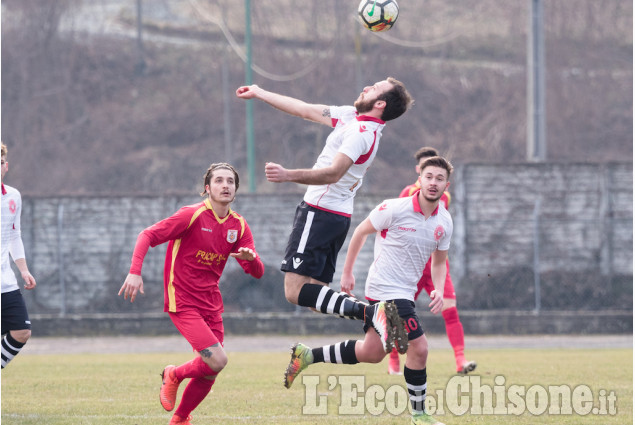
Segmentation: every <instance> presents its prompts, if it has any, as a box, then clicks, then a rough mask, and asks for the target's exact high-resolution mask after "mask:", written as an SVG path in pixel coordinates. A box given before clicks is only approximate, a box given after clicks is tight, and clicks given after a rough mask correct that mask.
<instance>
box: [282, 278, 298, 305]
mask: <svg viewBox="0 0 635 425" xmlns="http://www.w3.org/2000/svg"><path fill="white" fill-rule="evenodd" d="M301 287H302V286H301V285H300V286H298V285H297V284H296V283H295V282H290V281H287V280H285V282H284V296H285V298H286V299H287V301H289V302H290V303H292V304H298V295H299V294H300V288H301Z"/></svg>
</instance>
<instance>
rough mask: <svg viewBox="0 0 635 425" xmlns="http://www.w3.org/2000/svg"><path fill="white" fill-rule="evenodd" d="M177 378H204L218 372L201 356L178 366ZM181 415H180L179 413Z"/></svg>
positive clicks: (180, 379)
mask: <svg viewBox="0 0 635 425" xmlns="http://www.w3.org/2000/svg"><path fill="white" fill-rule="evenodd" d="M175 375H176V379H178V380H179V382H181V381H182V380H184V379H185V378H203V377H205V376H215V375H218V372H214V371H213V370H212V368H211V367H209V365H208V364H207V363H205V362H204V361H203V359H201V358H200V357H196V358H194V360H192V361H189V362H187V363H184V364H182V365H181V366H178V367H177V368H176V370H175ZM179 416H180V415H179Z"/></svg>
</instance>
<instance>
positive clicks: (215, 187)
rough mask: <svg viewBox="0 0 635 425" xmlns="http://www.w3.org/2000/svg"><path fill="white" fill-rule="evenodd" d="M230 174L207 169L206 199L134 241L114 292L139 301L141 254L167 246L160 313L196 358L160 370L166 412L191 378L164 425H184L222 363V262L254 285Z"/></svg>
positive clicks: (251, 250) (255, 270)
mask: <svg viewBox="0 0 635 425" xmlns="http://www.w3.org/2000/svg"><path fill="white" fill-rule="evenodd" d="M238 185H239V181H238V173H237V172H236V170H235V169H234V167H232V166H231V165H229V164H226V163H217V164H212V165H211V166H210V167H209V169H208V170H207V172H206V173H205V175H204V187H205V190H204V191H203V193H202V194H201V195H202V196H206V195H207V198H206V199H205V201H203V202H199V203H197V204H194V205H188V206H185V207H183V208H181V209H180V210H179V211H177V212H176V213H175V214H174V215H172V216H171V217H168V218H166V219H164V220H161V221H159V222H158V223H155V224H153V225H152V226H150V227H148V228H147V229H145V230H143V231H142V232H141V233H140V234H139V237H138V238H137V243H136V245H135V249H134V253H133V256H132V264H131V266H130V273H129V274H128V276H127V277H126V280H125V282H124V284H123V286H122V287H121V289H120V290H119V295H121V294H122V293H123V294H124V299H127V298H128V297H130V302H133V301H134V300H135V298H136V296H137V294H139V293H141V294H143V280H142V278H141V267H142V264H143V259H144V257H145V255H146V253H147V252H148V249H149V247H151V246H152V247H155V246H157V245H160V244H162V243H165V242H168V249H167V253H166V258H165V269H164V276H163V280H164V289H165V294H164V311H166V312H167V313H168V314H169V315H170V319H172V322H173V323H174V325H175V326H176V328H177V329H178V330H179V332H181V334H182V335H183V336H184V337H185V339H187V341H188V342H189V343H190V344H191V345H192V348H193V349H194V350H195V351H197V352H198V355H197V356H196V357H195V358H194V360H192V361H190V362H187V363H185V364H182V365H180V366H178V367H177V366H172V365H170V366H167V367H166V368H165V369H164V371H163V374H162V377H163V383H162V385H161V391H160V400H161V405H162V406H163V408H164V409H165V410H167V411H171V410H172V409H174V406H175V403H176V394H177V390H178V387H179V384H180V383H181V381H183V380H184V379H186V378H191V380H190V382H189V384H188V385H187V387H186V388H185V390H184V392H183V396H182V398H181V403H180V404H179V407H178V409H177V410H176V412H175V414H174V416H173V417H172V420H171V421H170V424H171V425H172V424H190V422H189V420H190V419H191V416H190V413H191V412H192V411H193V410H194V409H195V408H196V407H197V406H198V405H199V404H200V403H201V401H203V399H204V398H205V397H206V396H207V394H208V393H209V392H210V390H211V388H212V385H213V384H214V381H215V379H216V376H217V375H218V374H219V373H220V371H221V370H222V369H223V368H224V367H225V365H226V364H227V354H226V353H225V351H224V350H223V337H224V329H223V319H222V317H221V314H222V312H223V299H222V297H221V293H220V289H219V287H218V283H219V279H220V276H221V274H222V273H223V269H224V268H225V264H226V263H227V260H228V259H229V257H234V258H236V260H238V263H239V264H240V266H241V267H242V268H243V270H245V273H249V274H250V275H252V276H253V277H255V278H257V279H259V278H260V277H262V275H263V274H264V270H265V269H264V265H263V263H262V261H261V260H260V257H259V256H258V254H257V253H256V250H255V247H254V240H253V236H252V234H251V230H250V229H249V226H248V225H247V222H246V221H245V219H244V218H243V217H241V216H240V215H239V214H237V213H236V212H234V211H232V209H231V208H230V205H231V203H232V202H233V201H234V198H235V196H236V190H237V189H238Z"/></svg>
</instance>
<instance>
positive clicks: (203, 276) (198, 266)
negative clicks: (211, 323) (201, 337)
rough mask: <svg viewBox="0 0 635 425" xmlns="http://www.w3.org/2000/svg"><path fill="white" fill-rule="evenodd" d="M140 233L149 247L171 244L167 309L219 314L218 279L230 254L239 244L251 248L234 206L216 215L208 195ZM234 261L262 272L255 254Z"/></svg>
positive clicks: (165, 278) (257, 273)
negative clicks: (233, 209)
mask: <svg viewBox="0 0 635 425" xmlns="http://www.w3.org/2000/svg"><path fill="white" fill-rule="evenodd" d="M142 234H145V236H146V237H147V238H148V239H149V242H150V246H153V247H154V246H157V245H160V244H162V243H165V242H169V243H168V249H167V253H166V257H165V267H164V275H163V281H164V289H165V294H164V311H166V312H168V311H169V312H177V311H181V310H183V309H190V308H194V309H197V310H199V311H200V312H201V313H202V314H206V315H211V316H213V315H217V314H218V315H220V314H221V313H222V312H223V299H222V297H221V293H220V289H219V287H218V282H219V280H220V276H221V274H222V273H223V269H224V268H225V264H226V263H227V259H228V258H229V254H230V253H232V252H238V249H239V248H242V247H245V248H251V249H253V250H254V251H255V247H254V239H253V236H252V234H251V230H250V229H249V226H248V225H247V221H245V219H244V218H243V217H242V216H240V215H239V214H237V213H236V212H234V211H232V210H230V211H229V214H227V216H225V217H223V218H220V217H218V215H216V212H215V211H214V210H213V208H212V205H211V203H210V202H209V199H207V200H205V201H204V202H200V203H198V204H194V205H188V206H185V207H183V208H181V209H180V210H179V211H177V212H176V213H175V214H174V215H172V216H171V217H168V218H166V219H164V220H161V221H159V222H158V223H155V224H154V225H152V226H150V227H148V228H147V229H145V230H144V231H143V232H142ZM133 258H134V257H133ZM133 263H134V260H133ZM238 263H239V264H240V266H241V267H242V268H243V270H245V273H249V274H251V275H252V276H254V277H255V278H260V277H261V276H262V275H263V274H264V265H263V263H262V261H261V260H260V257H259V256H256V258H255V259H254V260H253V261H246V260H238ZM133 267H135V264H133ZM140 270H141V269H140V267H139V271H140Z"/></svg>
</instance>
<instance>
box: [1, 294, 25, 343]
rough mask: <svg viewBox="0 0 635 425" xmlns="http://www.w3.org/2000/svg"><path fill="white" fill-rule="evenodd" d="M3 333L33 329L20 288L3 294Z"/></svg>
mask: <svg viewBox="0 0 635 425" xmlns="http://www.w3.org/2000/svg"><path fill="white" fill-rule="evenodd" d="M1 301H2V335H4V334H6V333H8V332H9V331H19V330H22V329H31V321H30V320H29V314H28V313H27V311H26V304H25V303H24V298H23V297H22V292H21V291H20V290H19V289H16V290H15V291H11V292H4V293H3V294H2V300H1Z"/></svg>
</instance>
